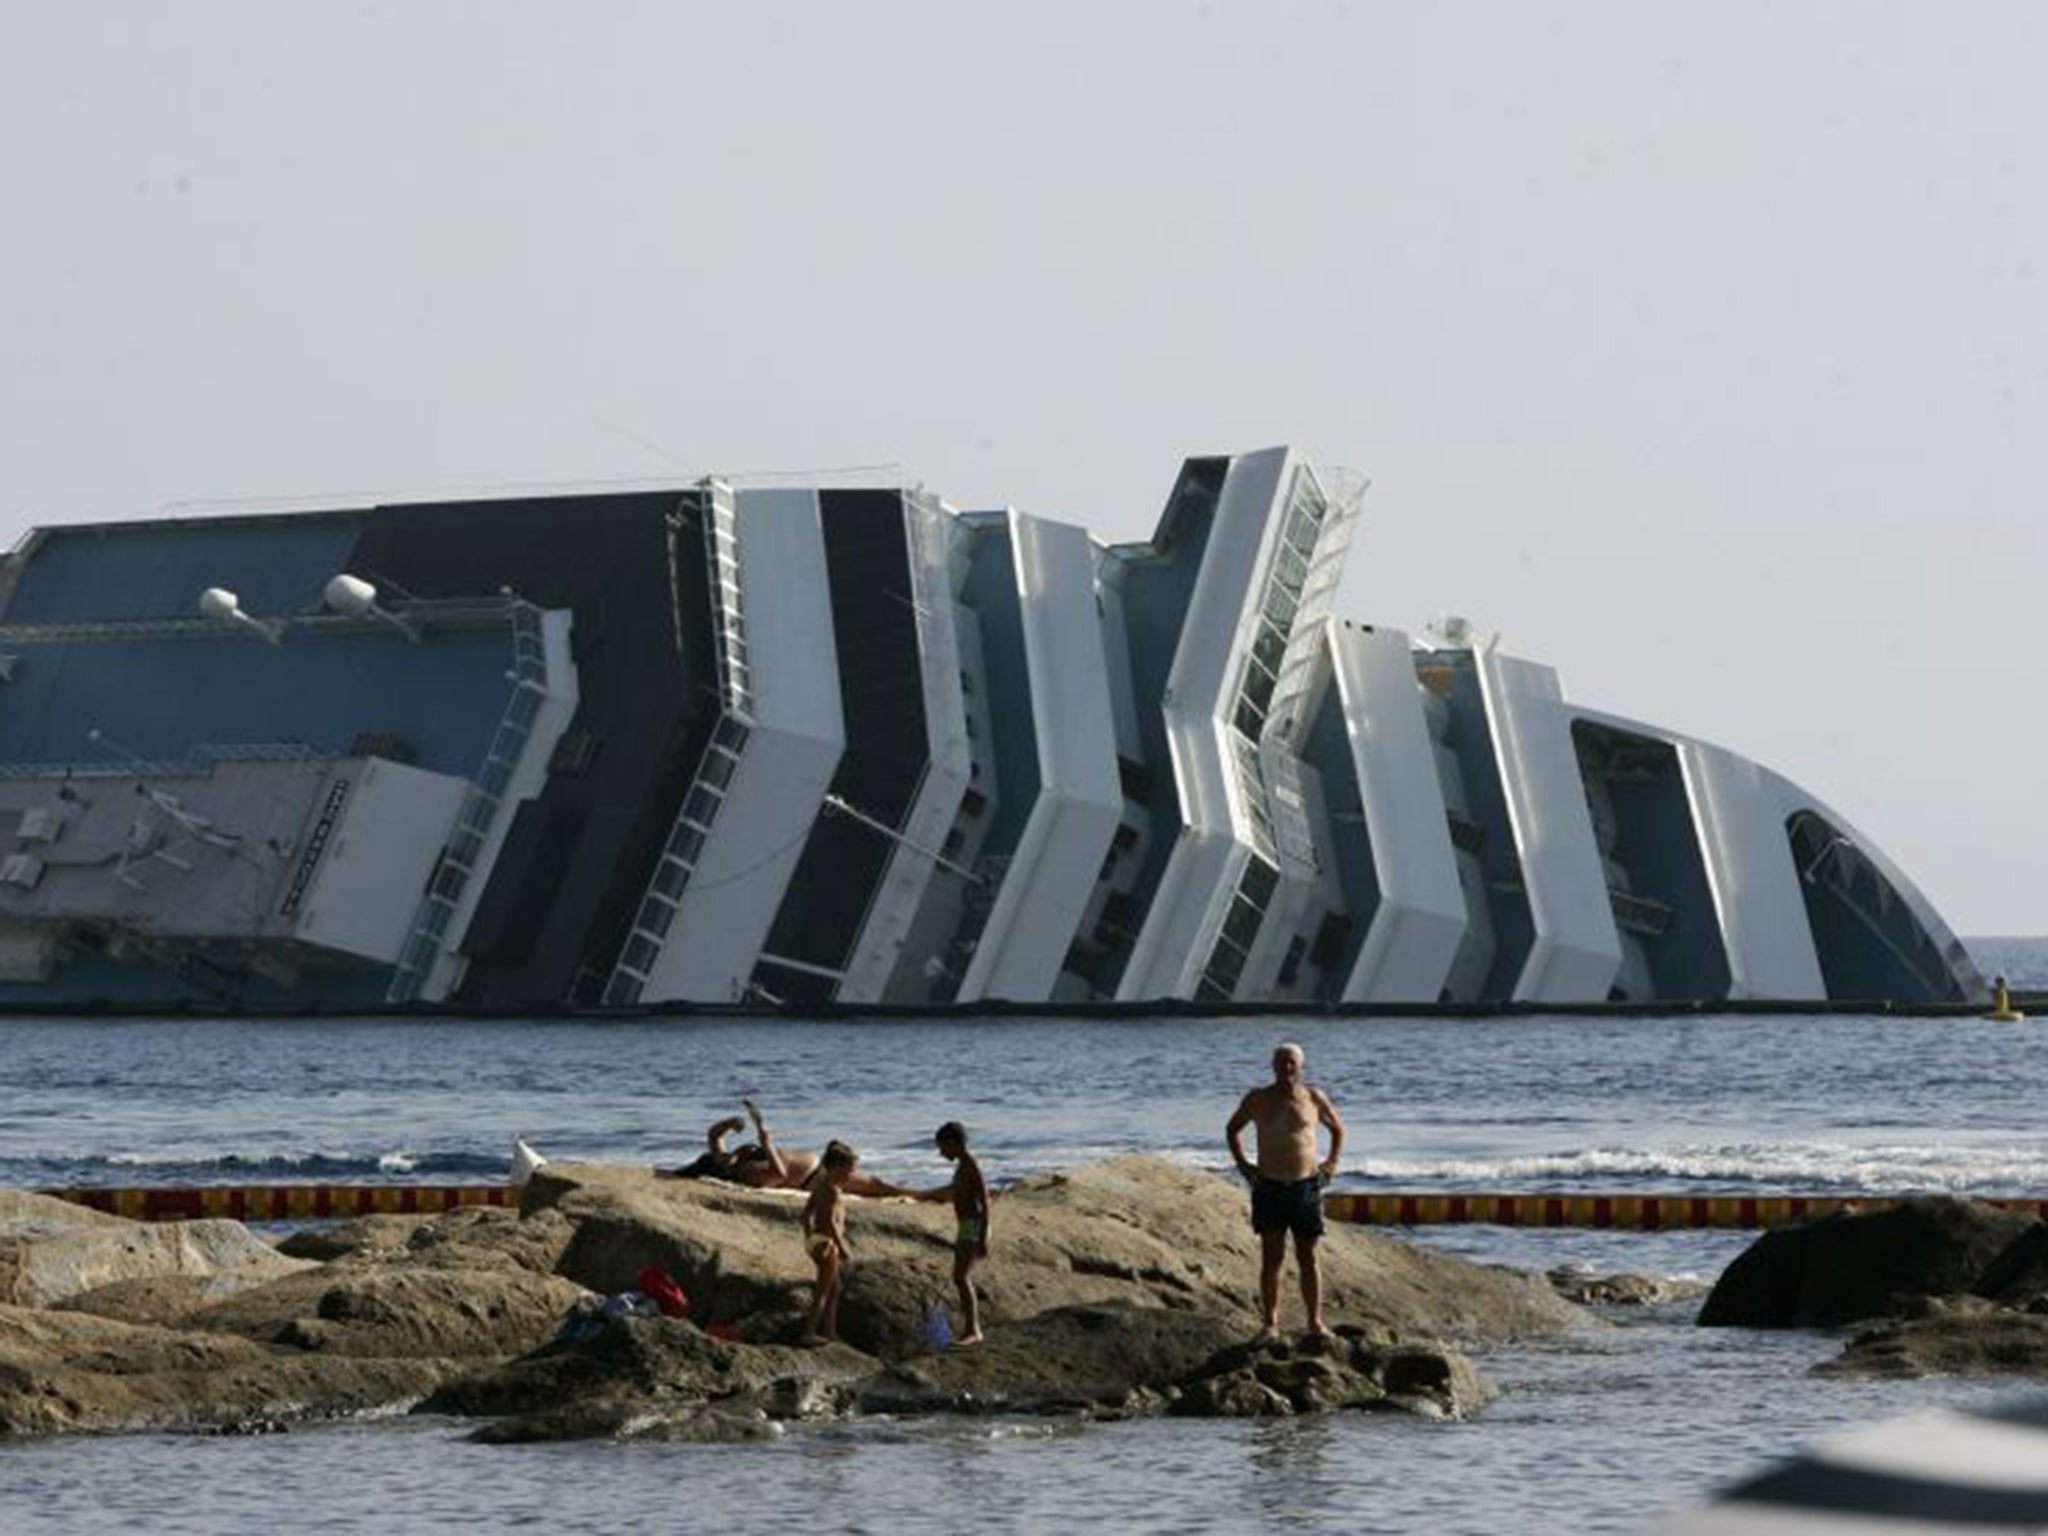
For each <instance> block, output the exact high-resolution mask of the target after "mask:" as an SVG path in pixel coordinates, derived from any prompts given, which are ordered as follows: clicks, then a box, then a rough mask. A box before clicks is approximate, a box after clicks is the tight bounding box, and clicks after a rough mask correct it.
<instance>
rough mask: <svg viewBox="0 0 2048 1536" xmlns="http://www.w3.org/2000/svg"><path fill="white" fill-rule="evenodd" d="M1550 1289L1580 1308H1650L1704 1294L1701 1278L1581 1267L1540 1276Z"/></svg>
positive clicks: (1704, 1286)
mask: <svg viewBox="0 0 2048 1536" xmlns="http://www.w3.org/2000/svg"><path fill="white" fill-rule="evenodd" d="M1544 1279H1546V1280H1548V1281H1549V1282H1550V1288H1551V1289H1552V1290H1554V1291H1556V1292H1557V1294H1558V1295H1560V1296H1562V1297H1563V1298H1564V1299H1565V1300H1566V1301H1570V1302H1576V1303H1577V1304H1578V1305H1580V1306H1582V1307H1654V1306H1661V1305H1663V1304H1664V1303H1665V1302H1671V1301H1689V1300H1691V1299H1692V1298H1693V1297H1695V1296H1704V1295H1705V1294H1706V1292H1707V1285H1706V1282H1705V1281H1702V1280H1676V1279H1671V1278H1669V1277H1666V1276H1660V1275H1630V1274H1618V1275H1599V1274H1594V1273H1592V1272H1590V1271H1588V1270H1583V1269H1567V1268H1560V1269H1553V1270H1550V1271H1548V1272H1547V1273H1546V1274H1545V1275H1544Z"/></svg>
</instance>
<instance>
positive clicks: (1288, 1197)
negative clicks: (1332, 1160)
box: [1252, 1178, 1323, 1237]
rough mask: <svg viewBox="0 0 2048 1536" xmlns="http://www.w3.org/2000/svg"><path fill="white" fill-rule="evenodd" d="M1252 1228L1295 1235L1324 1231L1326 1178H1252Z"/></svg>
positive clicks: (1319, 1234) (1312, 1234) (1319, 1233)
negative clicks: (1324, 1180)
mask: <svg viewBox="0 0 2048 1536" xmlns="http://www.w3.org/2000/svg"><path fill="white" fill-rule="evenodd" d="M1252 1230H1253V1231H1254V1232H1260V1233H1265V1232H1292V1233H1293V1234H1294V1235H1295V1236H1296V1237H1321V1236H1322V1235H1323V1181H1322V1180H1321V1179H1313V1178H1311V1179H1296V1180H1295V1181H1294V1182H1293V1183H1291V1184H1290V1183H1285V1182H1283V1181H1281V1180H1279V1179H1263V1178H1262V1179H1253V1180H1252Z"/></svg>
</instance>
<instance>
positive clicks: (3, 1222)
mask: <svg viewBox="0 0 2048 1536" xmlns="http://www.w3.org/2000/svg"><path fill="white" fill-rule="evenodd" d="M304 1268H306V1265H305V1263H304V1261H302V1260H298V1259H292V1258H288V1257H286V1256H284V1255H283V1254H280V1253H279V1252H278V1251H277V1250H276V1249H274V1248H272V1247H271V1246H270V1245H269V1244H268V1243H264V1242H261V1241H259V1240H258V1239H257V1238H255V1237H254V1236H252V1235H251V1234H250V1232H249V1229H248V1228H247V1227H245V1226H243V1225H242V1224H241V1223H240V1222H239V1221H179V1222H163V1223H150V1222H141V1221H129V1220H126V1219H124V1218H122V1217H118V1216H109V1215H106V1214H105V1213H104V1212H100V1211H94V1210H88V1209H87V1208H86V1207H84V1206H77V1205H71V1204H69V1203H67V1202H65V1201H61V1200H53V1199H49V1198H47V1197H45V1196H41V1195H31V1194H25V1193H22V1192H18V1191H11V1190H10V1191H0V1303H9V1304H12V1305H15V1306H27V1307H46V1306H50V1305H51V1304H53V1303H55V1302H60V1301H64V1300H66V1299H68V1298H70V1297H74V1296H81V1295H84V1294H86V1293H87V1292H91V1291H96V1290H99V1289H101V1288H102V1287H106V1286H110V1285H115V1284H118V1283H121V1282H125V1281H136V1280H148V1279H156V1278H160V1277H163V1276H171V1275H183V1276H198V1277H204V1278H207V1279H209V1280H211V1281H213V1282H214V1285H213V1287H212V1294H216V1295H218V1294H226V1293H227V1292H230V1291H232V1290H235V1289H238V1288H240V1287H242V1286H246V1285H253V1284H260V1283H262V1282H264V1281H267V1280H270V1279H273V1278H275V1277H277V1276H280V1275H288V1274H292V1273H294V1272H296V1271H298V1270H302V1269H304Z"/></svg>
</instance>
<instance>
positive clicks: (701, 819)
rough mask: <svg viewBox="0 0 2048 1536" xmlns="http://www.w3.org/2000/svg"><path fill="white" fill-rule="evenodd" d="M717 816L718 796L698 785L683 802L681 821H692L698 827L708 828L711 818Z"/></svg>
mask: <svg viewBox="0 0 2048 1536" xmlns="http://www.w3.org/2000/svg"><path fill="white" fill-rule="evenodd" d="M717 814H718V796H717V794H715V793H714V792H713V791H711V790H708V789H706V788H705V787H704V786H703V785H702V784H699V785H698V786H697V787H696V788H695V789H693V790H691V791H690V798H689V799H687V800H685V801H684V802H683V820H685V821H694V822H695V823H697V825H698V826H700V827H707V828H708V827H709V826H710V825H711V821H712V818H713V817H715V816H716V815H717Z"/></svg>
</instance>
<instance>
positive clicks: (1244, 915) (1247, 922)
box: [1223, 896, 1259, 949]
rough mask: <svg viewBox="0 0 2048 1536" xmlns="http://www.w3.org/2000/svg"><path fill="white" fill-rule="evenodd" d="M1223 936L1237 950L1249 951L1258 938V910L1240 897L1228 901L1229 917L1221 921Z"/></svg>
mask: <svg viewBox="0 0 2048 1536" xmlns="http://www.w3.org/2000/svg"><path fill="white" fill-rule="evenodd" d="M1223 936H1224V938H1226V939H1228V940H1229V941H1230V942H1231V943H1233V944H1235V945H1236V946H1237V947H1238V948H1239V949H1250V948H1251V947H1252V941H1253V940H1254V939H1256V938H1258V936H1259V909H1258V908H1257V907H1255V906H1253V905H1252V904H1251V903H1250V902H1248V901H1246V900H1245V899H1244V897H1242V896H1233V897H1231V899H1230V915H1229V916H1228V917H1226V918H1224V919H1223Z"/></svg>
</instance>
